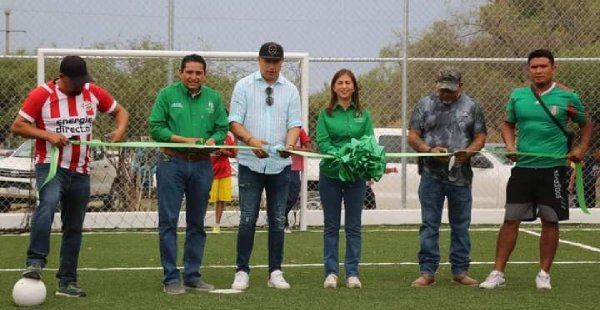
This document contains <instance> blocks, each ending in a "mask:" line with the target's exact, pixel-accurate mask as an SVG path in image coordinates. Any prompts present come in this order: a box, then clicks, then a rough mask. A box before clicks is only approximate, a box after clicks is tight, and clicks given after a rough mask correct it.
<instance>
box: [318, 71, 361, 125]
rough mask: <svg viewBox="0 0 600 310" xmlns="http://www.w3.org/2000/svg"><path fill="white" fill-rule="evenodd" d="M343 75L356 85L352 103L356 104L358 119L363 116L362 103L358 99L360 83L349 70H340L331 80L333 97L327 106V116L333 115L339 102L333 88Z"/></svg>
mask: <svg viewBox="0 0 600 310" xmlns="http://www.w3.org/2000/svg"><path fill="white" fill-rule="evenodd" d="M343 75H347V76H349V77H350V79H351V80H352V83H353V84H354V92H353V93H352V102H354V108H355V109H356V117H358V116H360V114H361V106H360V101H359V99H358V83H357V82H356V77H355V76H354V73H352V71H350V70H349V69H340V70H338V71H337V72H336V73H335V74H334V75H333V78H331V85H330V89H331V96H330V97H329V103H328V104H327V108H326V109H325V111H327V115H329V116H331V115H332V113H333V107H334V106H335V103H336V102H337V101H338V96H337V94H336V93H335V91H333V87H334V86H335V83H336V82H337V80H338V79H339V78H340V77H341V76H343Z"/></svg>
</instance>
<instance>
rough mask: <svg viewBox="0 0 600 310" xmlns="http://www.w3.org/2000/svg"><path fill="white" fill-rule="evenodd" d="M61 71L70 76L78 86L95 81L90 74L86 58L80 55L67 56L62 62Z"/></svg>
mask: <svg viewBox="0 0 600 310" xmlns="http://www.w3.org/2000/svg"><path fill="white" fill-rule="evenodd" d="M59 72H60V73H62V74H64V75H65V76H67V77H69V79H70V80H71V81H72V82H73V84H75V85H77V86H81V85H83V84H85V83H88V82H93V81H94V80H93V79H92V77H91V76H90V75H89V74H88V71H87V65H86V63H85V60H83V58H81V57H79V56H65V58H63V60H62V61H61V62H60V70H59Z"/></svg>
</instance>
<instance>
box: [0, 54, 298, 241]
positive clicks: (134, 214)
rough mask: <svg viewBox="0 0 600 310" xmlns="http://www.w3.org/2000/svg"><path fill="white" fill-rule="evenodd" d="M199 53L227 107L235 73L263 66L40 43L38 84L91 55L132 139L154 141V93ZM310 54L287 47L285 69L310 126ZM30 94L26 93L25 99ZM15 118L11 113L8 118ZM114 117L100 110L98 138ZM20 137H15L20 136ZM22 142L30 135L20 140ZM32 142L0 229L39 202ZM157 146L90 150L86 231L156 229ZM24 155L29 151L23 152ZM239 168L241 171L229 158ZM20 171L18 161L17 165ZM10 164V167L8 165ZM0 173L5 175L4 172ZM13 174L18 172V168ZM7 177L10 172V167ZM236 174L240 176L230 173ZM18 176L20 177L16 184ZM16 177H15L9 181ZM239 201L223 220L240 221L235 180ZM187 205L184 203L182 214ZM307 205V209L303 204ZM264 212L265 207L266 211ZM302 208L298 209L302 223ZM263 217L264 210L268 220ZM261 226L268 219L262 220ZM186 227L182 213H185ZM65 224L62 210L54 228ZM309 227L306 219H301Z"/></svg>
mask: <svg viewBox="0 0 600 310" xmlns="http://www.w3.org/2000/svg"><path fill="white" fill-rule="evenodd" d="M189 54H199V55H201V56H202V57H204V58H205V59H206V61H207V68H206V73H207V80H206V82H205V84H206V85H208V86H209V87H211V88H213V89H216V90H217V91H219V92H220V93H221V94H222V95H223V102H224V104H225V106H226V107H227V106H229V102H230V98H231V92H232V90H233V87H234V85H235V83H236V82H237V80H238V79H240V78H242V77H244V76H246V75H248V74H250V73H252V72H254V71H256V70H258V65H257V59H258V52H215V51H161V50H100V49H54V48H41V49H38V52H37V57H36V58H35V61H36V62H37V84H38V85H41V84H43V83H45V82H46V81H48V80H51V79H54V78H56V77H57V72H58V66H59V63H60V60H61V59H62V57H64V56H66V55H79V56H81V57H83V58H85V59H86V62H87V63H88V70H89V72H90V74H91V75H92V77H93V79H94V80H95V82H96V83H98V84H99V85H101V86H102V87H104V88H105V89H107V90H109V91H110V92H111V93H112V94H113V95H114V97H115V99H116V100H117V101H118V102H119V103H120V104H122V105H123V106H124V107H125V108H126V109H127V110H128V111H129V113H130V120H129V128H128V132H127V137H126V139H127V140H128V141H149V137H148V136H149V133H148V117H149V113H150V110H151V108H152V105H153V103H154V100H155V97H156V95H157V94H158V92H159V90H160V89H161V88H162V87H165V86H166V85H168V84H169V83H171V82H174V81H178V80H179V77H178V73H179V67H180V64H181V58H182V57H183V56H185V55H189ZM308 61H309V60H308V53H303V52H286V53H285V62H284V64H283V67H282V71H281V74H282V75H283V76H285V77H286V78H287V79H289V80H290V81H292V82H293V83H294V84H296V86H297V87H298V90H299V91H300V98H301V104H302V116H303V118H302V122H303V124H304V125H305V128H308V97H309V74H308V70H309V62H308ZM25 95H26V94H24V95H23V99H24V97H25ZM11 117H14V115H13V116H11ZM113 126H114V123H113V121H112V119H111V118H110V117H107V116H99V117H98V119H97V121H96V124H95V126H94V137H95V138H96V139H98V138H99V137H102V135H104V134H106V133H108V132H110V131H111V130H112V128H113ZM15 139H17V138H15ZM21 142H22V144H23V145H25V146H27V145H28V143H29V144H30V143H31V140H23V141H19V143H21ZM31 149H32V147H31V145H29V148H28V149H27V150H28V152H29V155H30V157H31V160H30V161H28V162H27V164H24V166H26V167H23V168H22V170H27V171H30V173H21V174H20V176H23V180H17V179H14V178H13V179H11V180H7V181H6V182H3V183H2V184H4V185H6V186H4V185H2V186H4V187H6V191H5V192H6V194H5V195H2V193H3V189H2V188H0V196H2V197H3V198H2V203H3V209H4V210H3V211H5V212H3V213H0V229H2V230H15V231H22V230H27V229H28V226H29V222H30V215H31V212H32V210H33V207H34V205H35V200H36V191H35V187H34V184H33V183H34V181H33V178H32V176H33V173H32V172H33V164H32V162H33V159H32V158H33V156H31V155H32V150H31ZM157 151H158V150H157V148H138V149H131V148H120V149H118V148H97V149H95V150H94V152H93V158H92V164H91V166H92V169H91V180H92V181H91V183H92V189H91V191H92V197H91V202H90V204H89V209H88V214H87V216H86V220H85V224H84V226H85V228H86V229H129V228H156V227H157V226H158V224H157V223H158V215H157V200H156V178H155V175H154V174H155V171H156V154H157ZM26 154H27V153H26ZM232 168H233V172H234V174H236V171H237V164H236V163H235V160H233V161H232ZM16 169H20V167H15V170H16ZM8 170H10V169H8ZM0 174H1V173H0ZM13 174H14V175H16V172H15V173H13ZM6 175H7V176H10V175H11V171H6ZM233 178H234V179H236V178H237V176H236V175H234V176H233ZM19 181H20V182H19ZM11 182H12V183H11ZM234 183H235V184H233V187H234V190H233V191H234V201H233V202H231V203H230V205H229V206H227V207H226V210H227V211H226V212H225V214H224V215H223V220H222V221H223V222H224V225H225V226H232V225H237V223H239V212H238V210H239V208H238V207H237V198H236V197H235V196H237V183H236V182H235V181H234ZM302 193H304V194H303V195H302V198H301V200H302V203H301V205H302V206H305V205H306V181H304V182H303V190H302ZM183 210H185V203H184V204H183V206H182V212H184V211H183ZM210 210H212V209H209V212H208V213H207V219H206V223H207V226H210V225H211V224H212V223H214V214H213V212H212V211H210ZM301 210H304V207H303V208H302V209H301ZM262 213H264V212H262ZM303 214H304V213H303V211H301V212H300V218H299V222H301V223H302V222H305V221H303V220H302V216H304V215H303ZM264 218H265V216H264V215H262V216H261V221H262V222H264ZM261 224H264V223H261ZM180 225H181V226H184V225H185V216H181V217H180ZM59 227H60V217H59V216H58V215H57V216H56V217H55V221H54V228H55V229H58V228H59ZM304 227H305V224H304Z"/></svg>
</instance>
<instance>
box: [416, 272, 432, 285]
mask: <svg viewBox="0 0 600 310" xmlns="http://www.w3.org/2000/svg"><path fill="white" fill-rule="evenodd" d="M433 284H435V278H434V277H433V275H432V274H430V273H427V272H421V275H420V276H419V277H418V278H417V279H416V280H414V281H413V283H412V284H411V285H410V286H412V287H428V286H431V285H433Z"/></svg>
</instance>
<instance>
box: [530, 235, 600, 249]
mask: <svg viewBox="0 0 600 310" xmlns="http://www.w3.org/2000/svg"><path fill="white" fill-rule="evenodd" d="M520 231H522V232H524V233H526V234H530V235H533V236H537V237H539V236H541V234H540V233H538V232H535V231H531V230H527V229H520ZM558 242H560V243H564V244H568V245H572V246H575V247H578V248H582V249H585V250H588V251H592V252H598V253H600V249H599V248H597V247H593V246H591V245H587V244H583V243H579V242H573V241H569V240H565V239H558Z"/></svg>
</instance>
